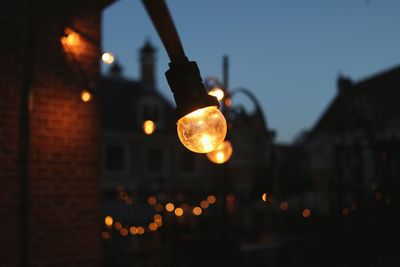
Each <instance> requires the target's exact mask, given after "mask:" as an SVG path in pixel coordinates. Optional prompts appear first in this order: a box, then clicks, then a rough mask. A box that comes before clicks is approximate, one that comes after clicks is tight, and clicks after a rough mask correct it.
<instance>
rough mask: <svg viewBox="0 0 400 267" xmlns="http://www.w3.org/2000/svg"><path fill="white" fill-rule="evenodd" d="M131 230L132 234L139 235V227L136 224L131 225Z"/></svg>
mask: <svg viewBox="0 0 400 267" xmlns="http://www.w3.org/2000/svg"><path fill="white" fill-rule="evenodd" d="M129 232H131V234H132V235H137V233H138V228H137V227H135V226H131V228H129Z"/></svg>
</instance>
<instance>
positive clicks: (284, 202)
mask: <svg viewBox="0 0 400 267" xmlns="http://www.w3.org/2000/svg"><path fill="white" fill-rule="evenodd" d="M279 207H280V208H281V210H287V209H288V208H289V203H288V202H287V201H283V202H281V204H280V205H279Z"/></svg>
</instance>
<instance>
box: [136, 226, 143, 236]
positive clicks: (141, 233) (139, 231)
mask: <svg viewBox="0 0 400 267" xmlns="http://www.w3.org/2000/svg"><path fill="white" fill-rule="evenodd" d="M137 230H138V235H143V234H144V228H143V227H142V226H139V227H138V228H137Z"/></svg>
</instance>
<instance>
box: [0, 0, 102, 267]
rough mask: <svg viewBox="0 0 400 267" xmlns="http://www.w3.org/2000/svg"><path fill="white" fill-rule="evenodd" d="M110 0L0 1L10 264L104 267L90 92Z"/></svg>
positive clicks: (6, 259)
mask: <svg viewBox="0 0 400 267" xmlns="http://www.w3.org/2000/svg"><path fill="white" fill-rule="evenodd" d="M102 2H105V1H95V0H81V1H67V0H66V1H61V0H59V1H51V0H42V1H31V2H30V1H27V0H5V1H1V3H0V33H1V34H0V73H1V76H0V266H16V265H24V264H25V263H26V264H27V265H29V266H99V265H100V236H99V222H100V217H99V216H100V213H99V212H100V205H99V130H98V111H97V101H96V99H94V100H93V101H91V102H89V103H84V102H82V101H81V99H80V92H81V91H82V90H83V89H86V88H87V87H88V86H92V88H93V86H94V84H95V82H96V80H97V78H98V71H99V67H98V62H99V60H98V57H99V54H100V45H99V42H100V19H101V10H102V8H103V6H102ZM66 28H70V29H72V30H73V31H74V32H75V33H77V35H76V36H78V41H77V42H75V43H74V44H73V45H72V46H68V45H65V44H64V45H63V44H62V43H61V37H62V35H63V33H64V31H65V29H66ZM75 41H76V40H75ZM25 93H28V94H26V95H27V97H26V98H24V97H23V96H24V95H25ZM26 100H29V101H27V102H24V101H26ZM24 114H26V115H27V118H28V120H27V122H28V124H24V123H21V115H22V117H23V115H24ZM24 125H25V126H28V127H27V128H24ZM21 126H22V128H21ZM21 129H22V132H20V130H21ZM25 132H26V133H27V134H28V138H25V137H23V136H22V137H21V135H20V133H22V134H23V133H25ZM26 141H28V142H27V144H26V145H25V143H24V142H26ZM25 159H27V162H25V161H24V160H25ZM25 163H26V164H25ZM24 166H26V167H28V169H27V171H26V172H24ZM21 181H25V182H24V183H22V184H21ZM24 186H26V190H27V192H26V202H24V201H23V200H24V198H23V196H24V194H23V193H24V191H23V188H24ZM21 200H22V202H21ZM24 203H25V204H26V205H24ZM21 204H22V207H26V209H22V210H21ZM25 211H26V212H25ZM24 214H25V215H26V219H25V220H24V216H23V215H24ZM21 219H22V222H23V224H22V225H21ZM21 230H22V231H21ZM21 234H23V236H21ZM21 237H22V238H21ZM24 247H25V248H26V250H24ZM24 251H26V257H24V258H21V256H22V255H24V253H23V252H24Z"/></svg>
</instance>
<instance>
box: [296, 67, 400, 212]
mask: <svg viewBox="0 0 400 267" xmlns="http://www.w3.org/2000/svg"><path fill="white" fill-rule="evenodd" d="M337 85H338V87H337V88H338V92H337V94H336V96H335V98H334V99H333V100H332V103H331V104H330V105H329V106H328V107H327V109H326V111H325V112H324V113H323V115H322V116H321V118H320V119H319V120H318V121H317V123H316V124H315V126H314V127H313V129H312V130H311V131H310V132H309V133H307V134H306V135H305V136H304V138H303V140H302V141H301V145H302V146H303V147H304V148H305V150H306V151H307V156H308V157H307V161H308V167H307V168H308V169H309V175H311V177H312V179H313V181H314V182H315V184H316V187H317V189H318V191H319V192H320V193H321V196H320V197H321V198H320V201H319V202H320V203H321V204H322V207H321V212H322V213H328V212H334V211H335V210H337V209H339V208H343V207H350V206H351V203H359V202H365V201H367V199H369V198H368V197H370V196H375V194H377V193H379V194H378V195H380V194H383V195H384V197H382V198H386V199H388V201H390V199H391V198H392V197H394V195H395V193H394V192H395V191H396V190H398V189H399V183H400V180H399V179H400V105H399V101H398V96H399V87H400V67H395V68H392V69H390V70H387V71H384V72H382V73H379V74H376V75H373V76H371V77H369V78H367V79H364V80H362V81H358V82H353V81H352V80H351V79H349V78H347V77H344V76H339V78H338V80H337ZM373 199H375V198H374V197H373Z"/></svg>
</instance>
